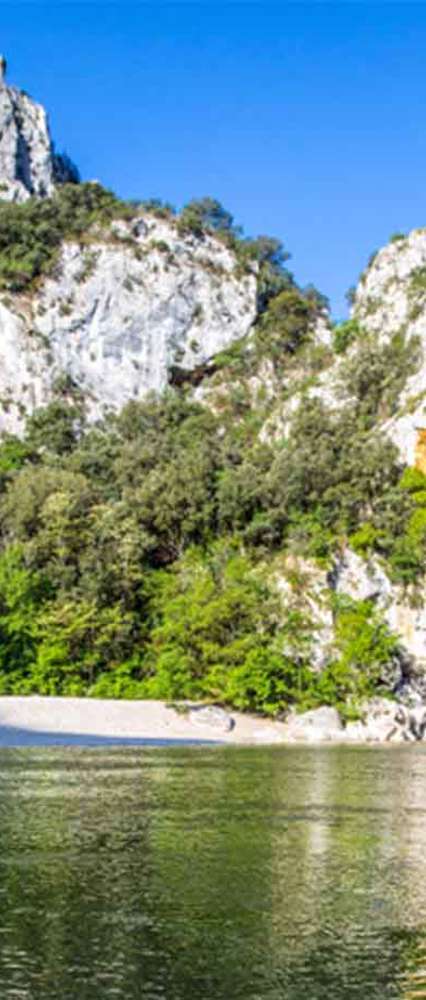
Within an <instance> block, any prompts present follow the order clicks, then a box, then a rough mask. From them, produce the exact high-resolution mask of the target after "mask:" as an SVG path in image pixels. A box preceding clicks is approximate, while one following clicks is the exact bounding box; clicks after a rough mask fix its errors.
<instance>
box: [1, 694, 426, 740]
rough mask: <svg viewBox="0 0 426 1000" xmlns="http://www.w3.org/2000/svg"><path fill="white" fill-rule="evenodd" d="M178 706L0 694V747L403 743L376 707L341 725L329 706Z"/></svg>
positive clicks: (335, 713) (137, 701)
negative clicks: (268, 709) (273, 713)
mask: <svg viewBox="0 0 426 1000" xmlns="http://www.w3.org/2000/svg"><path fill="white" fill-rule="evenodd" d="M388 705H389V707H390V705H391V703H388ZM182 708H183V710H182V709H178V710H176V708H175V707H174V706H172V705H170V704H168V703H166V702H164V701H154V700H153V701H148V700H144V701H142V700H135V701H123V700H118V699H95V698H71V697H66V696H64V697H58V696H55V697H52V696H47V695H21V696H15V695H3V696H0V748H13V747H43V746H46V747H49V746H76V747H96V746H98V747H102V746H103V747H111V746H117V747H119V746H121V747H126V746H129V747H130V746H133V747H137V746H145V747H149V746H172V745H173V746H178V745H187V746H190V745H204V746H207V745H210V746H215V745H216V746H316V745H321V746H339V745H340V746H366V745H367V746H372V745H373V746H374V745H375V746H377V745H385V744H386V745H392V746H395V745H399V746H401V744H402V743H405V745H407V737H406V736H405V737H404V738H402V733H401V734H400V736H401V738H399V735H398V734H397V735H396V736H395V733H394V731H393V730H392V729H390V728H389V726H390V725H391V719H390V717H389V715H387V721H386V723H385V724H384V718H383V707H382V716H381V717H380V725H379V726H378V727H377V724H376V727H373V728H372V727H371V723H370V725H368V724H365V723H362V722H355V723H350V724H349V725H348V726H346V727H345V728H344V727H343V726H342V725H341V723H340V722H339V720H338V716H337V712H336V710H335V709H332V708H326V707H323V708H320V709H317V710H315V711H314V712H308V713H305V714H304V715H300V716H297V717H294V716H293V717H292V718H291V719H289V720H286V721H285V722H280V721H274V720H271V719H267V718H263V717H261V716H256V715H250V714H245V713H241V712H234V711H230V712H228V711H223V710H222V709H217V708H215V707H213V706H205V705H202V704H196V703H185V705H184V706H182ZM413 741H414V742H415V738H413V739H412V740H410V741H409V742H408V745H410V742H413Z"/></svg>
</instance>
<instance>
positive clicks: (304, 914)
mask: <svg viewBox="0 0 426 1000" xmlns="http://www.w3.org/2000/svg"><path fill="white" fill-rule="evenodd" d="M425 779H426V754H425V753H424V752H423V751H422V749H421V748H420V749H419V748H401V749H397V748H392V749H391V750H389V749H388V748H386V749H374V750H368V749H367V750H363V749H350V748H333V749H330V748H329V749H322V750H321V749H316V750H313V749H312V750H310V749H298V748H288V749H282V748H274V749H272V750H271V749H265V748H264V749H259V750H257V749H253V748H250V749H245V748H236V749H232V748H224V749H221V748H216V749H214V750H207V749H196V750H194V749H193V750H188V749H176V750H155V751H153V750H148V751H134V750H123V751H121V750H117V751H113V752H110V751H107V750H102V751H93V750H90V751H87V750H86V751H77V750H74V749H73V750H68V751H63V750H56V751H50V750H49V751H37V752H35V751H31V752H30V751H18V752H4V753H2V754H1V755H0V995H1V996H3V995H4V996H6V995H11V996H12V995H16V996H20V997H23V998H25V997H28V998H31V1000H53V998H55V1000H56V998H57V997H61V998H66V1000H74V998H75V1000H77V998H78V1000H80V998H82V1000H89V998H90V1000H93V998H94V997H96V1000H104V998H105V1000H106V998H107V997H108V998H109V997H115V998H119V1000H121V998H122V1000H139V998H142V1000H160V998H161V1000H229V998H230V997H232V998H233V1000H283V998H284V997H285V1000H313V998H315V1000H331V998H332V1000H361V998H362V1000H366V998H368V1000H379V998H380V1000H386V998H393V997H395V998H396V997H401V996H402V995H403V993H402V991H403V990H404V989H406V988H407V989H412V988H413V984H414V986H416V987H417V986H418V981H417V980H412V979H409V978H405V977H406V975H408V973H409V972H410V970H411V973H412V972H413V970H414V973H415V971H416V968H418V967H419V965H418V963H417V966H416V962H417V958H416V955H417V954H418V955H421V954H422V955H424V949H423V951H422V941H423V937H424V935H423V930H424V928H425V927H426V887H425V881H424V878H423V866H424V861H423V859H424V857H425V856H426V853H425V846H426V845H425V839H426V824H425V822H424V821H425V806H424V801H423V800H424V788H425ZM416 949H417V951H416ZM419 961H420V959H419ZM413 963H414V964H413ZM407 984H408V985H407ZM405 995H407V996H408V993H407V994H404V996H405Z"/></svg>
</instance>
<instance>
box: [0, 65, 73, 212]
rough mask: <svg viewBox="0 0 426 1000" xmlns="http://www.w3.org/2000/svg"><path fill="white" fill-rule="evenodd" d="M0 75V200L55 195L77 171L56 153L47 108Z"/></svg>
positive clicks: (17, 199)
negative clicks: (59, 187) (57, 189)
mask: <svg viewBox="0 0 426 1000" xmlns="http://www.w3.org/2000/svg"><path fill="white" fill-rule="evenodd" d="M1 65H2V67H3V68H2V69H1V72H0V197H1V198H3V199H6V200H8V201H26V199H27V198H30V197H31V196H35V197H38V198H45V197H47V196H49V195H51V194H53V192H54V190H55V186H56V185H57V184H61V183H65V182H67V181H71V182H75V181H76V180H77V179H78V171H77V170H76V168H75V167H74V166H73V164H72V163H71V161H70V160H68V158H67V157H66V156H59V155H58V154H57V153H55V150H54V147H53V143H52V140H51V137H50V131H49V124H48V120H47V115H46V112H45V110H44V108H43V107H42V106H41V105H40V104H36V103H35V101H33V100H32V99H31V98H30V97H29V96H28V94H25V93H24V92H23V91H22V90H18V89H17V87H8V86H7V85H6V83H5V79H4V73H5V61H4V60H3V62H2V64H1Z"/></svg>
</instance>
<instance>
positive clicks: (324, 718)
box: [287, 705, 343, 743]
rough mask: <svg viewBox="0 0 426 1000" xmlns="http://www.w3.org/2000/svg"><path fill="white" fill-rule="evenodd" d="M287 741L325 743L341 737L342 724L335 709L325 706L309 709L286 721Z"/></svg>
mask: <svg viewBox="0 0 426 1000" xmlns="http://www.w3.org/2000/svg"><path fill="white" fill-rule="evenodd" d="M287 726H288V738H289V740H291V741H293V740H296V741H297V740H300V741H301V742H304V743H325V742H328V741H330V740H340V739H342V737H343V723H342V720H341V718H340V716H339V713H338V711H337V709H335V708H330V707H329V706H327V705H324V706H322V707H321V708H314V709H311V711H309V712H303V714H302V715H292V716H290V718H289V719H288V720H287Z"/></svg>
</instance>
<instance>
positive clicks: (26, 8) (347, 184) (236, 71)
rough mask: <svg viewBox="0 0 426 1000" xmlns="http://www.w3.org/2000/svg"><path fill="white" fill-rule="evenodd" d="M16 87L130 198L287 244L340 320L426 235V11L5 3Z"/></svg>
mask: <svg viewBox="0 0 426 1000" xmlns="http://www.w3.org/2000/svg"><path fill="white" fill-rule="evenodd" d="M0 13H1V17H0V48H1V49H2V50H3V51H4V53H5V54H6V56H7V57H8V60H9V66H10V69H9V82H11V83H16V84H17V85H18V86H21V87H22V88H24V89H25V90H28V91H29V93H31V94H32V95H33V96H34V97H35V98H37V99H38V100H40V101H42V102H43V103H44V104H45V105H46V106H47V108H48V110H49V113H50V119H51V124H52V131H53V134H54V137H55V139H56V141H57V146H58V147H59V148H61V149H62V148H66V150H67V152H68V153H69V154H70V155H71V156H72V157H73V159H74V160H75V161H76V162H77V164H78V165H79V167H80V169H81V172H82V175H83V177H84V178H86V179H92V178H96V179H98V180H101V181H102V182H103V183H104V184H106V185H107V186H110V187H112V188H113V189H114V190H115V191H116V192H117V193H118V194H120V195H122V196H123V197H141V198H149V197H154V196H158V197H160V198H163V199H164V200H167V201H170V202H172V203H173V204H175V205H176V206H180V205H182V203H184V202H185V201H188V200H189V199H190V198H192V197H197V196H201V195H204V194H210V195H213V196H215V197H217V198H219V200H220V201H222V202H223V204H224V205H225V206H226V207H227V208H229V209H230V210H231V211H232V212H233V213H234V216H235V218H236V220H237V221H238V222H239V223H241V224H242V225H243V227H244V229H245V231H246V232H247V234H250V235H256V234H258V233H267V234H270V235H275V236H278V237H279V238H280V239H282V240H283V242H284V244H285V246H286V248H287V249H288V250H289V251H290V252H291V254H292V260H291V267H292V269H293V270H294V273H295V275H296V278H297V279H298V280H299V281H300V282H301V283H302V284H304V283H307V282H313V283H314V284H315V285H317V286H318V288H319V289H320V290H321V291H323V292H324V293H325V294H327V295H328V296H329V297H330V299H331V302H332V306H333V312H334V315H335V316H336V317H342V316H343V315H344V314H345V312H346V304H345V298H344V296H345V292H346V290H347V289H348V287H349V286H350V285H352V284H353V283H354V282H355V281H356V279H357V276H358V274H359V272H360V270H361V269H362V268H363V266H364V264H365V262H366V260H367V258H368V256H369V255H370V253H371V252H372V251H373V250H375V249H377V248H378V247H379V246H380V245H382V244H383V243H384V242H386V241H387V239H388V238H389V236H390V235H391V234H392V233H394V232H396V231H403V232H406V231H408V230H409V229H411V228H413V227H416V226H424V225H426V193H425V189H426V72H425V52H426V4H424V3H410V2H406V3H398V2H387V3H386V2H385V3H369V2H367V0H365V2H362V0H360V2H358V3H351V2H345V0H341V2H339V3H323V2H320V0H319V2H313V3H304V2H295V3H286V2H275V3H274V2H267V0H262V2H259V3H258V2H256V0H252V2H250V0H248V2H244V0H240V2H234V3H221V2H215V3H211V2H209V0H198V2H194V3H185V2H174V3H162V2H161V0H160V2H158V0H157V3H155V4H154V3H144V2H140V3H126V2H125V0H124V2H122V3H120V4H117V3H114V2H102V0H93V2H87V3H68V2H62V3H44V4H41V3H38V2H29V3H20V2H14V3H9V2H5V3H3V2H2V3H1V4H0Z"/></svg>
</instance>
